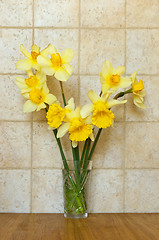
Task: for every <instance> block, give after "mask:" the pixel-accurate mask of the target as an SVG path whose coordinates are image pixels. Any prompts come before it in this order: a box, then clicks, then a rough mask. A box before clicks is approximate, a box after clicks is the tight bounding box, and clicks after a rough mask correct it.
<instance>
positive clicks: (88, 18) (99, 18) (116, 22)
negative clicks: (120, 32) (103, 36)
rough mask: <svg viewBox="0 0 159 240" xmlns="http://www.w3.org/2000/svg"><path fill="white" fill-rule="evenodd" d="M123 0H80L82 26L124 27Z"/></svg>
mask: <svg viewBox="0 0 159 240" xmlns="http://www.w3.org/2000/svg"><path fill="white" fill-rule="evenodd" d="M124 24H125V0H115V1H109V0H98V1H96V0H87V1H85V0H82V1H81V26H82V27H124Z"/></svg>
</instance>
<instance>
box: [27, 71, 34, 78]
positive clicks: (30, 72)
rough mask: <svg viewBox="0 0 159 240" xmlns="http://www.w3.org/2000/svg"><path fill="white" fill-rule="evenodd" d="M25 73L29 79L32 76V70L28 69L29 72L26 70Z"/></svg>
mask: <svg viewBox="0 0 159 240" xmlns="http://www.w3.org/2000/svg"><path fill="white" fill-rule="evenodd" d="M26 72H27V74H28V76H29V77H30V76H32V75H33V71H32V69H29V70H27V71H26Z"/></svg>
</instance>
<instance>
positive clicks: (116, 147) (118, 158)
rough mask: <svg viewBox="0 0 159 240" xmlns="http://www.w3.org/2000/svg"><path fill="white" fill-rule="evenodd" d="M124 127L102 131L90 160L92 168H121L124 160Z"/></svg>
mask: <svg viewBox="0 0 159 240" xmlns="http://www.w3.org/2000/svg"><path fill="white" fill-rule="evenodd" d="M123 135H124V125H123V124H122V123H115V124H114V127H113V128H112V127H110V128H107V129H103V130H102V133H101V136H100V138H99V142H98V143H97V146H96V149H95V151H94V154H93V157H92V160H93V168H121V167H122V162H123V158H124V138H123Z"/></svg>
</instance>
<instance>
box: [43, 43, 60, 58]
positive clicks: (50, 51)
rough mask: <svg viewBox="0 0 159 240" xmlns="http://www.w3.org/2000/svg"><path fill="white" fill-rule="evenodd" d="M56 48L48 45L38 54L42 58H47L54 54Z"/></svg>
mask: <svg viewBox="0 0 159 240" xmlns="http://www.w3.org/2000/svg"><path fill="white" fill-rule="evenodd" d="M56 52H57V51H56V48H55V47H54V46H53V45H51V44H49V45H48V46H47V47H46V48H45V49H43V50H42V51H41V52H40V54H41V55H42V56H44V57H47V56H48V55H49V54H53V53H56Z"/></svg>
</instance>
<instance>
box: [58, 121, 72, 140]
mask: <svg viewBox="0 0 159 240" xmlns="http://www.w3.org/2000/svg"><path fill="white" fill-rule="evenodd" d="M69 126H70V124H69V123H63V124H62V126H60V127H59V129H58V131H57V138H61V137H63V136H64V135H65V134H66V133H67V132H68V129H69Z"/></svg>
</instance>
